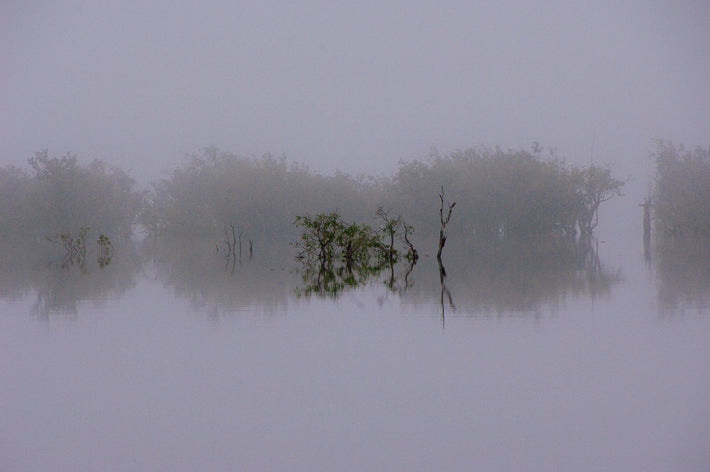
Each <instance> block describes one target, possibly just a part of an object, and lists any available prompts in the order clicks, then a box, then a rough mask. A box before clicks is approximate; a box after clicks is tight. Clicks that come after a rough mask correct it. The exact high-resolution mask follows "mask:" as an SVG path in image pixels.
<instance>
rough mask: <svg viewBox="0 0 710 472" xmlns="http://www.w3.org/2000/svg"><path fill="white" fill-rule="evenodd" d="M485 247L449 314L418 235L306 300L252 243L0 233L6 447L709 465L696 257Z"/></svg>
mask: <svg viewBox="0 0 710 472" xmlns="http://www.w3.org/2000/svg"><path fill="white" fill-rule="evenodd" d="M177 247H180V246H179V245H178V246H177ZM478 249H479V250H477V251H474V250H471V251H470V254H469V253H466V250H465V249H456V248H455V247H448V246H447V252H446V253H445V260H446V261H447V272H448V277H447V279H446V285H447V289H448V291H449V293H450V295H451V300H450V301H451V303H450V302H449V299H448V296H447V297H445V298H444V304H443V312H444V315H443V316H442V305H441V303H440V302H441V300H442V299H441V287H440V280H439V274H438V271H437V269H436V266H435V265H434V264H433V263H432V261H431V258H426V257H424V258H423V260H422V261H421V262H420V263H419V264H418V265H417V266H416V267H415V268H414V270H413V271H411V272H410V273H409V275H407V280H406V282H405V280H404V277H405V275H406V274H407V267H404V266H402V267H397V268H396V274H395V275H396V281H395V283H390V284H389V286H388V284H387V281H388V276H389V274H388V273H386V274H385V275H384V278H383V279H378V280H371V281H370V283H368V284H365V286H362V287H360V288H357V289H346V290H343V291H341V292H339V293H338V294H337V295H336V296H325V297H319V296H317V295H313V296H310V297H301V298H298V297H297V296H296V293H298V292H299V286H300V287H301V289H302V288H303V285H304V284H305V285H307V284H308V280H304V279H303V278H302V277H301V275H300V273H297V272H295V271H294V270H293V267H292V266H293V264H291V262H290V261H288V260H287V261H286V262H283V261H284V259H283V258H282V257H281V256H280V255H279V256H273V257H264V258H260V257H259V253H258V251H257V255H256V256H255V257H254V259H253V260H246V258H245V260H244V261H243V263H242V264H241V265H239V264H235V266H234V268H232V267H230V266H229V265H228V264H227V265H226V266H225V264H224V263H223V262H224V261H223V260H222V259H219V258H217V257H210V256H211V254H209V255H207V256H205V254H206V253H205V252H200V251H190V250H185V249H182V250H179V249H175V248H168V250H167V252H168V253H170V254H172V257H165V255H164V254H162V255H161V253H160V251H153V252H151V251H150V250H146V249H145V248H144V249H143V253H146V254H147V255H145V254H144V255H143V256H141V257H139V256H137V255H136V254H135V253H132V252H131V251H130V250H128V249H125V248H124V250H123V252H121V251H117V252H118V253H117V254H116V256H115V258H114V259H115V260H114V261H113V262H112V263H111V265H110V266H109V267H108V268H106V269H103V270H100V269H98V268H97V267H89V268H88V270H87V272H86V273H83V274H82V273H81V271H79V270H78V269H77V268H75V267H71V268H64V269H62V268H61V267H59V266H58V265H56V264H55V265H51V266H47V265H46V264H37V263H33V264H29V268H22V267H24V266H22V264H19V266H18V262H20V263H21V262H22V260H23V259H22V258H18V259H19V260H10V259H12V258H11V257H10V256H7V255H5V256H3V265H2V269H3V270H2V279H1V283H0V289H1V293H0V295H1V296H2V298H1V299H0V313H1V316H0V377H1V378H2V388H1V389H0V469H1V470H9V471H36V470H95V471H105V470H132V471H134V470H146V471H148V470H150V471H157V470H166V471H168V470H169V471H180V470H185V471H193V470H408V471H410V470H491V471H492V470H496V471H500V470H574V471H599V470H623V471H667V470H675V471H701V470H708V468H709V467H710V304H709V303H708V302H709V298H710V297H709V295H708V294H709V293H710V283H709V281H710V269H708V260H707V259H705V260H704V259H702V257H699V256H698V253H697V251H696V252H692V251H691V252H690V253H688V252H687V251H686V252H683V251H681V252H680V253H675V252H674V253H660V254H657V253H654V256H653V258H652V259H651V260H650V261H649V260H644V254H643V250H642V249H640V248H638V247H637V246H636V245H634V244H621V243H618V244H614V243H612V242H609V243H601V244H600V245H599V248H598V250H597V251H596V252H595V254H593V255H592V257H591V259H590V258H589V257H588V256H584V257H582V259H584V260H582V259H580V258H579V255H577V256H574V257H572V258H571V259H570V258H567V256H568V255H569V254H567V253H566V252H565V250H561V251H558V252H554V251H553V252H554V253H555V254H557V255H556V256H554V257H552V256H550V255H549V254H550V248H547V247H543V248H541V249H540V253H539V254H537V255H536V254H535V251H534V250H532V251H531V250H530V249H529V248H527V249H526V250H525V251H524V252H515V251H513V252H508V251H506V252H501V251H499V250H490V251H487V252H486V251H482V250H480V248H478ZM496 251H498V252H496ZM555 251H557V250H556V249H555ZM703 251H704V250H703V249H701V251H700V253H701V254H705V255H706V253H705V252H703ZM531 253H532V255H530V254H531ZM6 254H7V251H6ZM566 254H567V255H566ZM663 254H665V255H663ZM688 254H690V255H688ZM447 256H448V257H447ZM300 293H303V290H300ZM326 295H329V294H326ZM330 295H332V294H330Z"/></svg>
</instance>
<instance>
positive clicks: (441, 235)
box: [436, 185, 456, 265]
mask: <svg viewBox="0 0 710 472" xmlns="http://www.w3.org/2000/svg"><path fill="white" fill-rule="evenodd" d="M439 200H441V207H440V208H439V221H440V222H441V229H440V230H439V249H438V251H436V260H437V261H439V265H441V252H442V251H443V250H444V245H445V244H446V238H447V235H446V225H448V224H449V221H451V212H452V211H454V206H456V202H454V203H451V204H449V203H448V202H447V203H444V186H443V185H442V186H441V193H440V194H439ZM444 206H447V207H448V208H447V213H446V218H444Z"/></svg>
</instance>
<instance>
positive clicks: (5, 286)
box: [0, 238, 710, 320]
mask: <svg viewBox="0 0 710 472" xmlns="http://www.w3.org/2000/svg"><path fill="white" fill-rule="evenodd" d="M0 244H2V248H3V250H2V251H0V299H3V300H9V301H15V300H22V299H25V298H30V299H31V300H32V303H31V311H32V313H33V314H35V315H37V316H40V317H47V316H49V315H50V314H51V313H68V314H72V313H77V311H78V310H79V304H80V303H81V302H83V301H92V302H101V301H104V300H107V299H110V298H116V297H120V296H122V295H123V294H124V293H126V291H128V290H130V289H131V288H132V287H134V286H135V285H136V284H137V283H139V278H142V277H147V280H146V281H145V283H155V282H157V283H160V284H162V285H163V286H165V287H168V288H170V289H171V290H172V291H173V292H174V295H175V296H176V297H178V298H182V299H185V300H187V301H188V302H189V303H190V305H191V306H192V307H193V308H195V309H198V310H200V311H203V312H208V313H211V314H220V313H226V312H234V311H238V310H254V309H257V311H261V312H266V313H274V312H279V311H280V312H285V311H286V309H287V308H288V305H289V302H290V301H291V300H293V299H294V298H298V297H311V296H313V297H322V298H335V297H338V296H339V294H341V293H342V292H343V291H346V290H356V289H357V288H358V287H362V286H371V287H381V289H382V294H383V295H384V296H389V295H394V296H396V297H398V298H399V299H400V300H401V302H402V303H403V304H405V305H429V306H438V307H439V311H440V312H441V315H442V320H443V317H444V316H445V315H446V314H447V313H448V312H450V311H453V310H454V309H455V308H456V309H457V310H458V312H460V313H461V312H463V313H471V314H493V315H495V314H499V315H500V314H511V313H512V314H527V313H537V312H539V310H540V309H541V308H542V307H543V306H547V307H549V306H553V307H554V306H562V305H563V304H564V303H565V302H566V300H569V299H571V298H578V297H587V298H589V299H592V300H593V299H594V298H596V297H599V296H605V295H608V294H610V292H611V290H612V289H613V287H614V286H615V285H616V284H619V283H621V282H622V279H623V278H622V275H621V268H620V267H616V266H614V265H613V262H612V263H611V265H610V264H604V263H603V262H602V260H604V259H605V257H601V258H600V250H602V251H603V248H604V245H602V246H601V247H600V246H598V245H597V243H596V242H594V241H591V242H589V243H581V244H580V243H579V242H574V241H569V240H555V239H535V240H522V241H494V242H490V241H488V242H486V241H469V242H467V243H462V242H457V241H451V242H450V244H449V245H447V248H446V251H447V252H446V254H445V256H446V257H445V259H446V260H445V264H446V268H445V269H444V267H443V264H442V265H441V266H438V265H437V262H436V258H435V257H433V255H428V256H427V254H426V252H427V251H426V250H425V249H426V248H427V247H433V248H435V247H436V245H435V243H433V244H431V245H430V246H427V245H426V244H421V245H420V248H422V257H421V258H420V259H419V261H418V263H416V264H412V263H409V262H407V261H405V260H401V261H400V262H398V263H394V264H387V263H385V264H382V265H380V266H377V267H370V268H366V269H363V268H354V267H350V268H348V267H342V268H340V269H337V270H331V271H324V270H322V268H319V267H304V266H301V265H299V264H298V263H297V262H296V261H295V260H294V254H293V249H292V248H291V247H290V246H289V245H288V243H287V242H285V241H276V242H273V243H264V242H259V241H255V242H253V243H252V244H253V246H252V247H251V251H249V250H245V251H244V253H243V257H242V258H239V257H238V252H237V257H236V258H235V257H233V256H232V257H225V253H224V251H222V250H220V251H219V252H217V251H215V243H214V240H211V241H208V240H204V241H200V240H186V239H171V240H161V241H146V242H144V243H143V244H142V245H134V244H116V248H115V249H114V250H113V252H114V255H113V257H112V261H111V263H110V264H109V265H108V266H105V267H104V268H101V267H100V264H99V262H97V258H96V255H95V254H93V253H92V256H91V257H88V258H87V261H88V262H87V263H86V264H85V265H81V264H73V265H72V264H66V261H65V259H64V253H63V252H62V249H61V247H59V246H56V245H53V244H51V243H49V242H47V241H44V240H37V241H28V240H19V239H17V240H13V239H7V238H6V239H2V240H0ZM646 249H647V248H646ZM216 252H217V253H216ZM606 256H608V255H606ZM646 257H648V256H646ZM649 263H650V264H651V265H650V267H651V268H652V270H653V273H654V274H655V278H656V284H657V299H658V302H659V306H660V309H661V310H662V311H663V312H683V311H687V310H707V308H708V307H710V242H709V241H708V240H683V241H666V242H663V243H658V244H657V246H656V247H655V248H654V251H653V260H652V262H649ZM141 283H143V282H141Z"/></svg>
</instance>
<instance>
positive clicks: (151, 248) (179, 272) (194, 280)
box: [143, 238, 296, 315]
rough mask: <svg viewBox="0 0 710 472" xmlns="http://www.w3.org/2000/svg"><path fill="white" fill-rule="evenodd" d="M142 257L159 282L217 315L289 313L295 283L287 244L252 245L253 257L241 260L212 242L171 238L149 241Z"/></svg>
mask: <svg viewBox="0 0 710 472" xmlns="http://www.w3.org/2000/svg"><path fill="white" fill-rule="evenodd" d="M245 252H246V251H245ZM143 254H144V258H145V259H146V261H149V262H150V265H151V266H152V267H153V270H154V272H155V276H156V278H157V280H158V281H159V282H161V283H162V284H163V285H164V286H166V287H170V288H172V289H173V290H174V293H175V296H177V297H179V298H183V299H186V300H188V301H189V303H190V305H191V306H192V307H193V308H195V309H197V310H200V311H206V312H208V313H210V314H212V315H219V314H223V313H227V312H233V311H237V310H245V309H248V308H255V307H258V308H261V309H263V310H264V311H265V312H268V313H273V312H276V311H284V310H285V309H286V307H287V304H288V300H289V298H290V297H291V296H292V291H293V287H294V286H295V285H296V276H295V275H294V273H293V254H292V252H291V248H290V247H289V246H288V244H287V243H283V242H276V243H263V242H262V243H260V242H259V241H256V242H252V241H250V243H249V250H248V254H244V255H243V257H239V253H238V252H237V253H236V254H235V253H234V252H232V253H225V251H223V250H219V251H216V250H215V244H214V241H212V240H199V239H187V238H186V239H179V238H171V239H161V240H154V241H147V242H146V243H145V244H144V251H143ZM235 255H236V257H235Z"/></svg>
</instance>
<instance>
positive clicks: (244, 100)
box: [0, 0, 710, 180]
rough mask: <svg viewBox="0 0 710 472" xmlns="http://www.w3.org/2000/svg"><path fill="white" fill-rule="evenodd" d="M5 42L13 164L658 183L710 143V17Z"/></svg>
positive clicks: (158, 24)
mask: <svg viewBox="0 0 710 472" xmlns="http://www.w3.org/2000/svg"><path fill="white" fill-rule="evenodd" d="M0 38H2V39H1V41H0V58H1V60H2V62H1V69H0V110H1V111H0V120H1V121H0V142H1V143H2V155H1V156H0V159H1V160H0V164H2V165H6V164H15V165H24V164H25V163H26V160H27V158H28V157H30V156H31V155H32V154H33V153H34V152H35V151H38V150H42V149H45V148H48V149H49V152H50V154H51V155H61V154H64V153H66V152H68V151H70V152H72V153H76V154H78V155H79V157H80V158H81V159H85V160H87V161H88V160H89V159H92V158H95V157H96V158H102V159H105V160H107V161H110V162H112V163H115V164H118V165H120V166H121V167H123V168H124V169H126V170H130V171H131V173H132V174H133V175H134V176H135V177H138V178H139V180H142V179H148V178H156V177H160V176H162V175H164V174H165V172H166V171H168V170H169V169H171V168H172V167H174V166H175V165H177V164H179V163H181V162H183V158H184V155H185V154H186V153H192V152H196V151H198V150H199V149H200V148H202V147H205V146H211V145H215V146H218V147H220V148H222V149H224V150H229V151H234V152H236V153H240V154H256V155H260V154H262V153H265V152H270V153H273V154H282V153H284V154H286V156H287V157H288V158H289V159H290V160H294V161H298V162H303V163H306V164H308V165H309V166H310V167H311V168H313V169H315V170H317V171H319V172H331V171H333V170H334V169H337V168H339V169H342V170H344V171H347V172H353V173H358V172H366V173H368V174H381V173H384V174H390V173H391V172H392V171H393V170H394V169H395V168H396V165H397V162H398V161H399V160H401V159H413V158H421V157H424V156H426V154H427V153H428V150H429V148H430V147H431V146H436V147H437V148H438V149H439V150H440V152H448V151H450V150H453V149H456V148H465V147H469V146H475V145H479V144H485V145H491V146H495V145H500V146H502V147H504V148H507V147H514V148H518V147H526V148H527V147H529V145H530V144H531V143H532V142H533V141H539V142H540V143H542V144H543V145H544V146H551V147H556V148H557V150H558V152H559V153H560V154H561V155H563V156H565V157H566V158H567V159H568V160H570V161H572V162H587V161H588V160H589V158H590V156H591V155H592V151H593V158H594V160H595V161H597V162H613V163H614V165H615V168H616V169H617V172H618V173H620V174H623V175H622V176H628V175H630V174H632V173H633V174H638V175H637V177H639V178H642V179H646V177H647V173H648V172H647V168H646V167H647V166H646V167H644V169H643V170H641V167H638V166H645V165H646V164H647V156H648V153H649V151H650V150H651V149H652V148H653V140H654V139H655V138H666V139H672V140H674V141H676V142H684V143H686V144H687V145H691V146H694V145H697V144H702V145H709V144H710V85H709V83H710V2H707V1H705V0H680V1H672V0H634V1H623V0H610V1H604V0H602V1H598V0H597V1H581V0H579V1H568V0H559V1H538V2H531V1H527V0H513V1H505V0H490V1H441V0H436V1H426V0H408V1H401V2H399V1H398V2H383V1H357V2H355V1H345V2H342V1H332V0H331V1H315V0H308V1H302V2H286V1H255V2H239V1H226V0H224V1H205V2H180V1H175V0H171V1H151V2H144V1H132V0H123V1H120V2H116V1H79V0H51V1H40V0H38V1H26V0H2V2H0ZM637 169H639V170H637Z"/></svg>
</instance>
